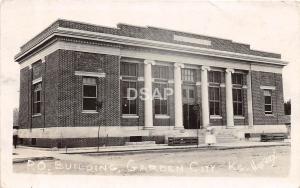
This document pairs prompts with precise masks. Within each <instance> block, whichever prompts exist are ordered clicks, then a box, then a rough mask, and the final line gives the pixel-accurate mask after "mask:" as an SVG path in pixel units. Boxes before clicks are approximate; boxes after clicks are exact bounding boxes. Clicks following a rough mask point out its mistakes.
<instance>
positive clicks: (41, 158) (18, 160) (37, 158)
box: [13, 157, 55, 164]
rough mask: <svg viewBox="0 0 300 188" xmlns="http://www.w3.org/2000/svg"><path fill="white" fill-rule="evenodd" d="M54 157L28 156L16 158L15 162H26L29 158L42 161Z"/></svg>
mask: <svg viewBox="0 0 300 188" xmlns="http://www.w3.org/2000/svg"><path fill="white" fill-rule="evenodd" d="M54 159H55V158H54V157H28V158H19V159H18V158H16V159H13V164H15V163H26V162H28V161H29V160H31V161H40V160H54Z"/></svg>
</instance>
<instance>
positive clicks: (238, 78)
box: [232, 73, 243, 85]
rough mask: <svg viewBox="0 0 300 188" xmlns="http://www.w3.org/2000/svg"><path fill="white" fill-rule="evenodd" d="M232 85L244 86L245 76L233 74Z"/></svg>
mask: <svg viewBox="0 0 300 188" xmlns="http://www.w3.org/2000/svg"><path fill="white" fill-rule="evenodd" d="M232 84H234V85H243V74H241V73H233V74H232Z"/></svg>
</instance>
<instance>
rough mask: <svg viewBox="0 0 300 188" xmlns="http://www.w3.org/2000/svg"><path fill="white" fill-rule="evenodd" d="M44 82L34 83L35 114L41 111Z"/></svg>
mask: <svg viewBox="0 0 300 188" xmlns="http://www.w3.org/2000/svg"><path fill="white" fill-rule="evenodd" d="M41 91H42V82H39V83H36V84H34V85H33V114H40V113H41Z"/></svg>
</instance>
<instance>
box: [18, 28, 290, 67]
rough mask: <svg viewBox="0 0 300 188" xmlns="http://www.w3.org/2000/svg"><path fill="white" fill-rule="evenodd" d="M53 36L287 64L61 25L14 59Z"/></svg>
mask: <svg viewBox="0 0 300 188" xmlns="http://www.w3.org/2000/svg"><path fill="white" fill-rule="evenodd" d="M55 36H62V37H73V38H79V39H86V40H94V41H101V42H108V43H114V44H121V45H128V46H138V47H145V48H153V49H163V50H168V51H175V52H182V53H189V54H198V55H204V56H211V57H220V58H226V59H236V60H242V61H250V62H260V63H264V64H273V65H281V66H285V65H287V62H285V61H282V60H280V59H277V58H270V57H262V56H254V55H248V54H241V53H234V52H227V51H220V50H214V49H207V48H201V47H194V46H187V45H182V44H173V43H167V42H160V41H153V40H147V39H139V38H133V37H127V36H119V35H113V34H107V33H98V32H91V31H84V30H78V29H70V28H62V27H58V28H56V29H55V30H54V31H53V33H52V34H50V35H49V36H48V37H46V38H45V39H44V40H42V41H41V42H39V43H38V44H37V45H35V46H33V47H32V48H30V49H29V50H27V51H25V52H24V53H21V54H18V55H17V56H16V57H15V60H16V61H20V60H21V59H22V58H23V57H24V56H26V55H28V54H30V53H31V52H32V51H34V50H36V49H37V48H39V47H40V46H41V45H43V44H44V43H45V42H46V41H48V40H49V39H51V38H53V37H55Z"/></svg>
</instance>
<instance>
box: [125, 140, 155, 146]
mask: <svg viewBox="0 0 300 188" xmlns="http://www.w3.org/2000/svg"><path fill="white" fill-rule="evenodd" d="M155 145H156V143H155V141H142V142H125V146H155Z"/></svg>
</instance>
